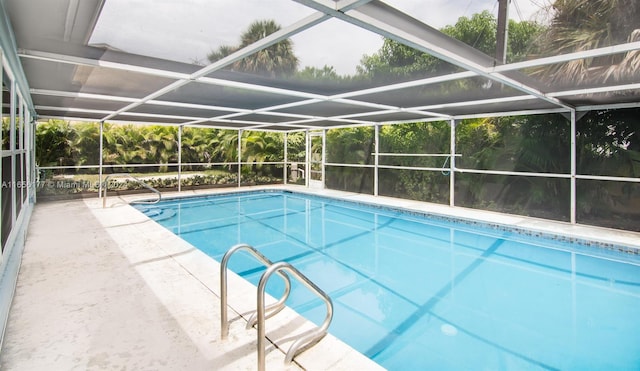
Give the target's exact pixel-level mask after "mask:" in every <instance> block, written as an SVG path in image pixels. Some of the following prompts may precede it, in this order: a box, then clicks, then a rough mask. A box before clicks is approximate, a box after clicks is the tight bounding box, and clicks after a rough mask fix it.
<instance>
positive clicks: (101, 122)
mask: <svg viewBox="0 0 640 371" xmlns="http://www.w3.org/2000/svg"><path fill="white" fill-rule="evenodd" d="M103 142H104V121H100V158H99V159H98V198H102V186H103V184H102V164H103V162H102V161H103V158H104V154H103V153H102V152H103V150H104V144H103Z"/></svg>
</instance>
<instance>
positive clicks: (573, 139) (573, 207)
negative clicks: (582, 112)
mask: <svg viewBox="0 0 640 371" xmlns="http://www.w3.org/2000/svg"><path fill="white" fill-rule="evenodd" d="M576 162H577V156H576V110H574V109H572V110H571V206H570V207H571V210H570V220H571V224H576V172H577V170H576Z"/></svg>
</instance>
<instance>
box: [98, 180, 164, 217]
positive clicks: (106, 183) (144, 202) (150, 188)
mask: <svg viewBox="0 0 640 371" xmlns="http://www.w3.org/2000/svg"><path fill="white" fill-rule="evenodd" d="M114 176H126V177H129V178H131V179H133V180H135V181H136V182H138V183H140V185H142V186H143V187H145V188H146V189H148V190H150V191H151V192H153V193H155V194H156V195H158V199H157V200H153V201H133V202H132V203H137V204H157V203H158V202H160V200H162V193H160V191H158V190H157V189H155V188H153V187H152V186H150V185H149V184H147V183H145V182H144V181H143V180H141V179H138V178H136V177H135V176H133V175H131V174H129V173H115V174H109V175H107V177H106V178H104V196H103V197H102V208H105V207H106V206H107V190H108V189H109V178H111V177H114Z"/></svg>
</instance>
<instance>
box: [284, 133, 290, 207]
mask: <svg viewBox="0 0 640 371" xmlns="http://www.w3.org/2000/svg"><path fill="white" fill-rule="evenodd" d="M288 141H289V133H284V169H283V170H282V181H283V183H284V184H285V185H286V184H287V183H288V177H287V175H288V173H289V168H288V162H289V161H288V159H289V156H287V149H288V143H287V142H288ZM285 215H286V214H285Z"/></svg>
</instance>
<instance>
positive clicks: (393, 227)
mask: <svg viewBox="0 0 640 371" xmlns="http://www.w3.org/2000/svg"><path fill="white" fill-rule="evenodd" d="M136 207H137V208H138V209H139V210H141V211H142V212H145V213H146V214H147V215H149V216H150V217H152V218H153V219H155V220H156V221H157V222H158V223H160V224H161V225H163V226H164V227H166V228H168V229H169V230H171V231H173V232H174V233H176V234H177V235H179V236H180V237H182V238H183V239H185V240H186V241H188V242H190V243H191V244H193V245H194V246H196V247H198V248H199V249H201V250H202V251H204V252H205V253H207V254H208V255H209V256H211V257H213V258H214V259H216V260H218V261H220V259H221V258H222V256H223V255H224V253H225V252H226V251H227V250H228V249H229V248H230V247H232V246H233V245H235V244H238V243H247V244H250V245H252V246H254V247H255V248H257V249H258V250H260V251H261V252H262V253H263V254H264V255H266V256H267V257H268V258H269V259H270V260H272V261H274V262H275V261H282V260H285V261H288V262H289V263H291V264H293V265H294V266H295V267H296V268H298V269H299V270H300V271H301V272H302V273H303V274H305V275H306V276H307V277H309V278H310V279H311V280H312V281H313V282H315V283H316V284H317V285H318V286H319V287H320V288H322V289H323V290H324V291H325V292H327V293H328V294H329V296H331V298H332V300H333V302H334V307H335V315H334V319H333V322H332V325H331V327H330V332H331V333H332V334H333V335H335V336H336V337H338V338H340V339H342V340H343V341H345V342H346V343H348V344H349V345H351V346H352V347H354V348H355V349H357V350H359V351H360V352H362V353H363V354H365V355H367V356H368V357H370V358H371V359H373V360H374V361H376V362H377V363H379V364H380V365H382V366H383V367H385V368H387V369H390V370H424V369H434V370H537V369H542V370H546V369H550V370H555V369H558V370H636V369H640V261H639V259H638V258H637V257H634V256H631V255H630V254H621V253H614V252H607V251H604V250H601V249H596V248H593V247H589V246H586V245H580V244H576V243H573V244H569V243H563V242H557V241H552V240H551V239H534V238H532V237H529V236H526V235H523V234H520V233H514V232H509V231H505V230H500V229H496V228H489V227H483V226H479V225H472V224H470V223H454V222H452V221H448V220H447V219H445V218H435V219H429V218H424V217H422V216H419V215H414V214H408V213H403V212H401V211H399V210H393V209H389V208H379V207H373V206H367V205H363V204H355V203H349V202H346V201H341V200H334V199H330V198H321V197H315V196H306V195H301V194H296V193H291V192H250V193H237V194H229V195H217V196H210V197H198V198H185V199H174V200H166V201H162V202H161V203H159V204H157V205H153V206H149V205H138V206H136ZM230 268H231V269H232V270H234V271H235V272H237V273H239V274H240V275H242V276H244V277H245V278H247V279H248V280H250V281H251V282H253V283H254V284H257V282H258V280H259V278H260V275H261V273H262V271H263V270H262V269H261V267H259V264H258V263H256V262H255V261H254V260H253V259H252V258H251V257H249V256H248V255H247V254H245V253H238V254H236V255H234V257H233V258H232V259H231V262H230ZM279 285H281V283H280V282H278V280H275V279H274V280H273V283H270V285H269V287H268V291H269V292H271V293H272V294H273V295H274V296H277V297H279V294H280V293H281V289H282V288H281V287H279ZM287 304H288V305H289V306H290V307H292V308H293V309H295V310H296V311H298V312H299V313H301V314H302V315H304V316H306V317H307V318H309V319H311V320H312V321H314V322H316V323H320V322H321V321H322V319H323V318H324V315H325V312H324V305H323V304H322V303H321V302H320V301H319V300H318V299H317V298H316V297H315V296H314V295H313V294H311V293H308V292H307V291H305V289H304V288H302V287H296V285H295V284H294V289H293V293H292V295H291V297H290V299H289V300H288V302H287Z"/></svg>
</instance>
